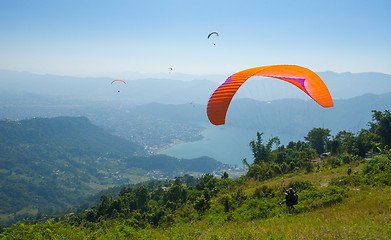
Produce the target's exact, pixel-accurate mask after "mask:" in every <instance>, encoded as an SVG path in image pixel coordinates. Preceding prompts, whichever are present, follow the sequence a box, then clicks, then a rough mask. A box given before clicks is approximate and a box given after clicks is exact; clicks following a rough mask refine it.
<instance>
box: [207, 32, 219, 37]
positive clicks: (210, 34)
mask: <svg viewBox="0 0 391 240" xmlns="http://www.w3.org/2000/svg"><path fill="white" fill-rule="evenodd" d="M213 34H216V36H219V33H218V32H211V33H209V35H208V38H210V36H212V35H213Z"/></svg>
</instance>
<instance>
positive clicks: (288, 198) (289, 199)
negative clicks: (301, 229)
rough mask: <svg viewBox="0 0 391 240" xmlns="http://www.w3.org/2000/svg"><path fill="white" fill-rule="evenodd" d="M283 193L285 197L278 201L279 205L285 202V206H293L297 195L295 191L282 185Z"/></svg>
mask: <svg viewBox="0 0 391 240" xmlns="http://www.w3.org/2000/svg"><path fill="white" fill-rule="evenodd" d="M284 193H285V199H284V200H282V201H281V202H280V203H279V204H280V206H281V205H282V204H284V203H285V204H286V206H287V207H290V208H294V207H293V205H296V204H297V203H298V199H299V196H298V195H297V193H296V192H295V191H293V188H289V189H288V190H286V189H285V187H284Z"/></svg>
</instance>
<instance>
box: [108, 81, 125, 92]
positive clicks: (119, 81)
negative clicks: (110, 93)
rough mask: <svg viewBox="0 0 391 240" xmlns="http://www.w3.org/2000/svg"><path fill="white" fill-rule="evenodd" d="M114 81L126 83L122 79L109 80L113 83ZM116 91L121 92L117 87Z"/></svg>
mask: <svg viewBox="0 0 391 240" xmlns="http://www.w3.org/2000/svg"><path fill="white" fill-rule="evenodd" d="M114 82H123V83H124V84H126V82H125V81H124V80H121V79H115V80H113V81H112V82H111V84H113V83H114ZM117 91H118V92H121V91H120V90H119V89H118V90H117Z"/></svg>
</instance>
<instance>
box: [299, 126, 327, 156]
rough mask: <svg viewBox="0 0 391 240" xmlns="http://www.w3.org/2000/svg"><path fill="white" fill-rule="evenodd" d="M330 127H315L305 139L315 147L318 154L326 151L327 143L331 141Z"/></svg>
mask: <svg viewBox="0 0 391 240" xmlns="http://www.w3.org/2000/svg"><path fill="white" fill-rule="evenodd" d="M329 136H330V129H327V128H313V129H312V130H311V131H309V132H308V134H307V136H306V137H304V139H305V140H306V141H307V142H308V143H309V145H310V147H311V148H313V149H315V150H316V152H317V153H318V154H321V153H323V152H324V151H325V146H326V143H327V142H328V141H329Z"/></svg>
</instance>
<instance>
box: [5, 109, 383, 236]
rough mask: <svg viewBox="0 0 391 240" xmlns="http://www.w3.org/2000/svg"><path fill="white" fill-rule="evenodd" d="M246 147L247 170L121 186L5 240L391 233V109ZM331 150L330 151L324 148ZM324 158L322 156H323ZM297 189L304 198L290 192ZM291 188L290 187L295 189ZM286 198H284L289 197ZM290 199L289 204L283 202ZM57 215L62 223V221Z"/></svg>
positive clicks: (20, 227)
mask: <svg viewBox="0 0 391 240" xmlns="http://www.w3.org/2000/svg"><path fill="white" fill-rule="evenodd" d="M256 135H257V137H256V138H255V139H254V140H253V141H251V142H250V143H249V145H250V147H251V149H252V152H253V156H254V161H253V163H252V164H249V163H248V162H247V160H246V159H244V160H243V164H245V165H247V166H248V172H247V174H246V175H244V176H242V177H240V178H238V179H235V180H233V179H230V178H229V175H228V174H227V173H225V174H223V175H222V177H221V178H216V177H214V176H213V175H211V174H205V175H202V176H201V177H199V178H194V177H191V176H188V175H185V176H183V177H178V178H176V179H175V180H171V181H149V182H146V183H144V184H142V185H138V186H125V187H123V188H122V189H121V190H120V191H119V193H118V196H117V197H113V196H111V195H105V194H104V195H102V196H101V199H100V200H101V202H100V204H99V205H97V206H95V207H92V208H90V209H87V210H85V211H83V210H80V209H79V210H78V211H77V212H72V213H68V214H67V215H64V216H56V217H54V216H42V217H43V218H42V219H41V220H40V221H36V222H25V223H22V222H21V223H18V224H15V225H13V226H12V227H11V228H7V229H4V232H3V234H2V236H3V237H5V238H6V239H18V238H24V237H27V238H87V239H129V238H131V239H157V238H159V239H220V238H222V239H258V238H260V239H263V238H266V239H349V238H353V239H389V238H390V237H391V221H390V220H391V219H390V216H391V194H390V193H391V153H390V147H389V146H391V139H390V137H389V136H391V113H390V112H389V111H387V110H386V111H384V112H381V111H373V112H372V121H371V122H369V128H368V129H362V130H361V131H360V132H359V133H357V134H355V133H351V132H348V131H340V132H339V133H338V134H336V135H334V136H332V135H331V134H330V130H329V129H325V128H314V129H312V130H311V131H309V132H308V134H307V136H306V137H305V141H297V142H293V141H292V142H290V143H289V144H287V145H286V146H284V145H280V143H279V139H278V137H274V138H271V139H268V140H265V139H263V134H262V133H257V134H256ZM324 152H327V153H326V154H324ZM319 156H320V157H319ZM286 189H289V192H291V191H294V192H296V193H297V194H298V201H294V200H292V199H291V198H289V197H288V196H290V195H289V194H286V195H285V194H284V193H288V192H287V191H286ZM291 189H292V190H291ZM284 199H285V202H284V201H282V200H284ZM285 204H286V205H285ZM57 221H58V222H57Z"/></svg>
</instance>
